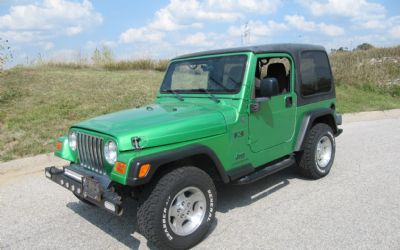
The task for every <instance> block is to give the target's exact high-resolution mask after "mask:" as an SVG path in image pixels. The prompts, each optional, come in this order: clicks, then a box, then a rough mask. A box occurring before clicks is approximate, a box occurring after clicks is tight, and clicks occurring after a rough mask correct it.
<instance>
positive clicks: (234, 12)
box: [149, 0, 281, 31]
mask: <svg viewBox="0 0 400 250" xmlns="http://www.w3.org/2000/svg"><path fill="white" fill-rule="evenodd" d="M280 6H281V0H258V1H257V0H225V1H223V0H205V1H199V0H171V1H170V3H169V4H168V5H167V6H166V7H164V8H162V9H160V10H158V11H157V12H156V13H155V16H154V19H153V20H152V21H151V22H150V24H149V27H150V28H153V29H160V30H168V31H170V30H179V29H184V28H193V27H194V28H201V27H203V24H202V23H201V21H217V22H232V21H235V20H238V19H240V18H244V17H245V13H258V14H264V15H265V14H268V13H272V12H275V11H276V10H277V9H278V8H279V7H280Z"/></svg>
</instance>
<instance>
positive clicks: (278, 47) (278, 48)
mask: <svg viewBox="0 0 400 250" xmlns="http://www.w3.org/2000/svg"><path fill="white" fill-rule="evenodd" d="M304 50H319V51H325V48H324V47H323V46H320V45H313V44H300V43H277V44H263V45H255V46H246V47H237V48H228V49H217V50H208V51H201V52H196V53H191V54H186V55H181V56H178V57H175V58H174V59H183V58H189V57H196V56H206V55H214V54H227V53H235V52H253V53H255V54H261V53H271V52H275V53H279V52H281V53H289V54H290V55H292V56H294V55H296V54H297V53H299V52H301V51H304Z"/></svg>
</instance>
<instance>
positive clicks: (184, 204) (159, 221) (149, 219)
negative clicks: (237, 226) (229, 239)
mask: <svg viewBox="0 0 400 250" xmlns="http://www.w3.org/2000/svg"><path fill="white" fill-rule="evenodd" d="M216 204H217V192H216V189H215V185H214V183H213V181H212V179H211V177H210V176H209V175H208V174H207V173H205V172H204V171H203V170H201V169H199V168H196V167H181V168H178V169H175V170H173V171H171V172H169V173H167V174H165V175H164V176H162V177H161V179H160V180H159V181H158V182H157V183H156V184H155V185H154V186H153V188H149V190H147V195H146V191H145V193H144V194H143V197H141V198H140V199H139V205H138V212H137V222H138V227H139V231H140V232H141V233H142V234H143V235H144V236H145V237H146V238H147V240H149V241H150V242H151V243H153V244H154V245H155V246H157V247H158V248H160V249H188V248H191V247H193V246H194V245H196V244H197V243H199V242H200V241H201V240H202V239H203V238H204V236H205V235H206V233H207V231H208V230H209V228H210V226H211V224H212V222H213V220H214V218H215V211H216Z"/></svg>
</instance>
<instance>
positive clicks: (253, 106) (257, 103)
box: [250, 97, 271, 113]
mask: <svg viewBox="0 0 400 250" xmlns="http://www.w3.org/2000/svg"><path fill="white" fill-rule="evenodd" d="M269 100H271V98H270V97H258V98H255V99H253V100H252V101H251V103H250V111H251V112H252V113H256V112H258V111H260V109H261V103H263V102H267V101H269Z"/></svg>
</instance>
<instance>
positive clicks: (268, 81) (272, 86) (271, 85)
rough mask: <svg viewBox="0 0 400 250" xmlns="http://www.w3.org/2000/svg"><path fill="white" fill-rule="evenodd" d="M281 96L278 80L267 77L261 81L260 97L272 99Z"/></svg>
mask: <svg viewBox="0 0 400 250" xmlns="http://www.w3.org/2000/svg"><path fill="white" fill-rule="evenodd" d="M278 94H279V84H278V79H276V78H275V77H267V78H264V79H262V80H261V84H260V97H271V96H274V95H278Z"/></svg>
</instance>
